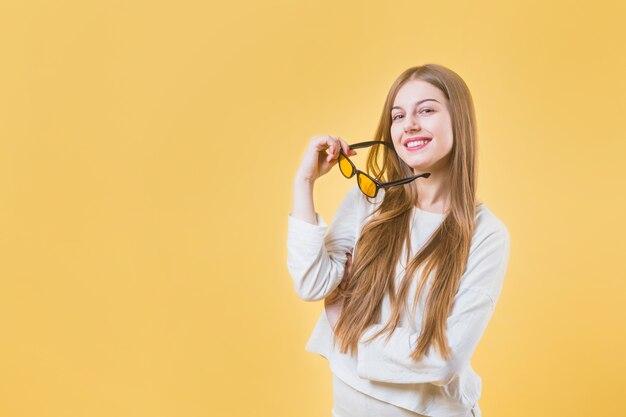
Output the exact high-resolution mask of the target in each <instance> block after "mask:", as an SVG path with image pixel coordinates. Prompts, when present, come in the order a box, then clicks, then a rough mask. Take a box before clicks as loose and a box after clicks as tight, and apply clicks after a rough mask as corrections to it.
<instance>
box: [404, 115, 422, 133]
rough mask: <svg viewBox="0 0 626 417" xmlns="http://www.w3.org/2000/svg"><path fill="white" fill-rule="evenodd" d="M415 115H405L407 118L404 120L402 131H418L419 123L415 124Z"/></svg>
mask: <svg viewBox="0 0 626 417" xmlns="http://www.w3.org/2000/svg"><path fill="white" fill-rule="evenodd" d="M417 119H418V117H417V115H415V114H409V115H407V117H406V118H405V119H404V120H405V121H404V131H405V132H412V131H414V130H419V129H420V126H419V123H418V122H417Z"/></svg>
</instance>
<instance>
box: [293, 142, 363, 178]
mask: <svg viewBox="0 0 626 417" xmlns="http://www.w3.org/2000/svg"><path fill="white" fill-rule="evenodd" d="M339 149H343V152H344V153H345V154H346V155H348V156H352V155H356V152H355V151H353V150H351V149H349V148H348V143H347V142H346V141H344V140H343V139H341V138H340V137H338V136H328V135H323V136H314V137H313V138H311V141H310V142H309V146H308V147H307V150H306V153H305V155H304V159H303V160H302V163H301V164H300V168H299V169H298V173H297V174H296V178H298V179H301V180H305V181H309V182H311V183H312V182H314V181H315V180H317V179H318V178H319V177H321V176H322V175H324V174H326V173H328V172H329V171H330V169H331V168H332V167H333V166H334V165H335V164H336V163H337V161H338V159H339Z"/></svg>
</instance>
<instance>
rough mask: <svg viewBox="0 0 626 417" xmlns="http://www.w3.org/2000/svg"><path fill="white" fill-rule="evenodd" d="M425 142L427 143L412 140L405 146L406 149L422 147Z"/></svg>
mask: <svg viewBox="0 0 626 417" xmlns="http://www.w3.org/2000/svg"><path fill="white" fill-rule="evenodd" d="M426 142H428V141H427V140H413V141H411V142H409V143H407V144H406V146H407V148H412V147H414V146H422V145H423V144H425V143H426Z"/></svg>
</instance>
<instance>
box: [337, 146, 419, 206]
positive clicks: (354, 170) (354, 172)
mask: <svg viewBox="0 0 626 417" xmlns="http://www.w3.org/2000/svg"><path fill="white" fill-rule="evenodd" d="M372 145H385V146H387V147H388V148H391V149H392V150H394V151H395V149H394V147H393V145H391V144H390V143H389V142H385V141H381V140H372V141H367V142H359V143H354V144H352V145H348V148H350V149H360V148H367V147H369V146H372ZM339 153H340V154H341V155H340V156H343V157H344V158H345V159H346V161H348V163H349V164H350V166H351V167H352V174H351V175H350V176H347V175H346V174H344V173H343V171H342V170H341V166H340V163H339V162H340V161H338V163H337V166H338V167H339V171H341V174H342V175H343V176H344V177H346V178H348V179H350V178H352V177H354V176H355V175H356V176H357V184H358V185H359V190H361V192H362V193H363V194H365V195H366V196H367V197H371V198H376V196H377V195H378V190H380V189H381V188H387V187H392V186H394V185H402V184H408V183H410V182H411V181H413V180H415V179H417V178H420V177H424V178H428V177H430V172H426V173H424V174H418V175H414V176H412V177H408V178H403V179H401V180H396V181H389V182H384V183H381V182H378V181H376V180H375V179H374V178H372V177H371V176H369V175H368V174H366V173H365V172H363V171H361V170H360V169H357V167H356V166H355V165H354V163H353V162H352V161H351V160H350V158H348V155H346V154H345V152H344V151H343V149H342V148H339ZM359 175H364V176H366V177H367V178H368V179H369V180H370V181H372V182H373V183H374V185H375V186H376V191H375V192H374V195H373V196H370V195H368V194H367V193H366V192H365V191H363V189H362V188H361V182H360V181H359Z"/></svg>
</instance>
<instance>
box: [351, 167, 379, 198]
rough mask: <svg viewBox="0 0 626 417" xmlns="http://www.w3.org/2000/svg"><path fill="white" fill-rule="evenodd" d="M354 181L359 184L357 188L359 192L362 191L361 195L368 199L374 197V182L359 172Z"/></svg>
mask: <svg viewBox="0 0 626 417" xmlns="http://www.w3.org/2000/svg"><path fill="white" fill-rule="evenodd" d="M356 179H357V181H358V183H359V188H360V189H361V191H363V194H365V195H366V196H368V197H375V196H376V184H375V183H374V181H372V179H371V178H370V177H368V176H366V175H364V174H362V173H360V172H359V175H357V177H356Z"/></svg>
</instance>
